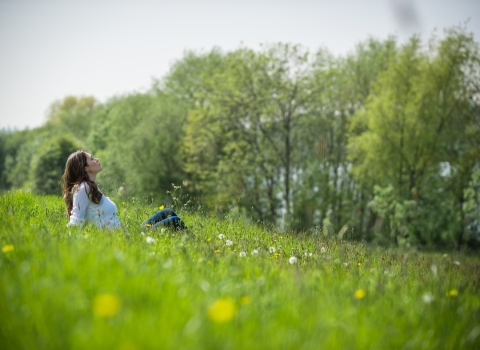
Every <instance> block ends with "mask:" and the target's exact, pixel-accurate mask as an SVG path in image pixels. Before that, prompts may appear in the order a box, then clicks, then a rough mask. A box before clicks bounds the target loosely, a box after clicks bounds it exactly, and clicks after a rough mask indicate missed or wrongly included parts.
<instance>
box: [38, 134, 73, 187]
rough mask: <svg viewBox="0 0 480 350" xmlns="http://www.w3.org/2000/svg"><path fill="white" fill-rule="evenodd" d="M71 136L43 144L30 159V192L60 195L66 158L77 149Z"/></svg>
mask: <svg viewBox="0 0 480 350" xmlns="http://www.w3.org/2000/svg"><path fill="white" fill-rule="evenodd" d="M78 148H79V147H78V145H77V144H76V143H75V141H74V139H73V137H71V136H57V137H55V138H53V139H51V140H49V141H47V142H46V143H44V144H43V145H42V146H41V147H40V148H39V149H38V150H37V152H36V153H35V155H34V156H33V158H32V162H31V164H32V166H31V170H30V182H31V184H32V191H33V192H34V193H41V194H58V195H59V194H61V186H62V185H61V184H62V175H63V173H64V170H65V164H66V162H67V158H68V156H69V155H70V154H71V153H73V152H74V151H76V150H77V149H78Z"/></svg>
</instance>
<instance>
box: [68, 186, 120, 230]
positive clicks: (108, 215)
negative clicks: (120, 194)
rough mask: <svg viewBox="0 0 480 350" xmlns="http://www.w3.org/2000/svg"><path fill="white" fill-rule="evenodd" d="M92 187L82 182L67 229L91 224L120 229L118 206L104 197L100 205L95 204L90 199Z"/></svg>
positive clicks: (77, 191) (74, 198) (76, 194)
mask: <svg viewBox="0 0 480 350" xmlns="http://www.w3.org/2000/svg"><path fill="white" fill-rule="evenodd" d="M89 189H90V186H89V185H88V184H87V183H85V182H82V183H81V184H80V185H79V186H78V187H77V190H76V191H75V193H74V194H73V208H72V213H71V215H70V221H69V222H68V224H67V227H70V226H81V225H83V224H85V222H91V223H93V224H94V225H95V226H97V227H98V228H119V227H121V224H120V220H118V217H117V206H116V205H115V203H113V202H112V201H111V200H110V198H108V197H106V196H105V195H103V196H102V199H101V200H100V203H99V204H95V203H93V202H92V201H91V200H90V198H89V197H88V191H89Z"/></svg>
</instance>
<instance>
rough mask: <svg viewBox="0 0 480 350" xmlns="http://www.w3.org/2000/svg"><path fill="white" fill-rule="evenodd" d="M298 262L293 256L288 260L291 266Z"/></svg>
mask: <svg viewBox="0 0 480 350" xmlns="http://www.w3.org/2000/svg"><path fill="white" fill-rule="evenodd" d="M297 262H298V259H297V258H296V257H295V256H291V257H290V258H289V259H288V263H289V264H292V265H293V264H296V263H297Z"/></svg>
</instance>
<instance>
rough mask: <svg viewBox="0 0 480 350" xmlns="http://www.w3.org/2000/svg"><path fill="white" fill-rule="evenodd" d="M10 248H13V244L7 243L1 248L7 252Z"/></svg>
mask: <svg viewBox="0 0 480 350" xmlns="http://www.w3.org/2000/svg"><path fill="white" fill-rule="evenodd" d="M12 250H15V246H14V245H13V244H7V245H6V246H3V248H2V252H3V253H8V252H11V251H12Z"/></svg>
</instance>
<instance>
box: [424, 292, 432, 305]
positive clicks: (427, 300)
mask: <svg viewBox="0 0 480 350" xmlns="http://www.w3.org/2000/svg"><path fill="white" fill-rule="evenodd" d="M434 299H435V296H434V295H433V294H432V293H428V292H427V293H425V294H423V295H422V300H423V302H424V303H425V304H430V303H431V302H432V301H433V300H434Z"/></svg>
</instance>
